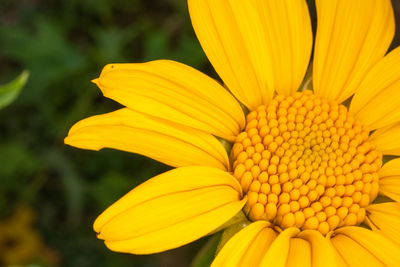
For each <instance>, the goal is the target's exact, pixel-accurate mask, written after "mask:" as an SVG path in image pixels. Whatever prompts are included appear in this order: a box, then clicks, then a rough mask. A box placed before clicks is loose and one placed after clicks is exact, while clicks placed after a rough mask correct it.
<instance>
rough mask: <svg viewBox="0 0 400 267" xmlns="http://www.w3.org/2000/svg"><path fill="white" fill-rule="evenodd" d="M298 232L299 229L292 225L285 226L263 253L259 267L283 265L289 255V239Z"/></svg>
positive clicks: (279, 266)
mask: <svg viewBox="0 0 400 267" xmlns="http://www.w3.org/2000/svg"><path fill="white" fill-rule="evenodd" d="M299 232H300V230H299V229H298V228H294V227H291V228H287V229H285V230H284V231H283V232H281V233H280V234H279V235H278V237H277V238H276V239H275V240H274V242H273V243H272V244H271V246H270V248H269V249H268V251H267V253H266V254H265V255H264V258H263V259H262V261H261V263H260V267H268V266H274V267H284V266H285V265H286V261H287V258H288V255H289V250H290V239H291V238H292V237H294V236H296V235H297V234H298V233H299Z"/></svg>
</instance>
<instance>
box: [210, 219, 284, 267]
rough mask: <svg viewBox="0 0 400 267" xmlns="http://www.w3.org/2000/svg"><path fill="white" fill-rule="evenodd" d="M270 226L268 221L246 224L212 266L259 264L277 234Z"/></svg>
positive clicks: (233, 266) (222, 250)
mask: <svg viewBox="0 0 400 267" xmlns="http://www.w3.org/2000/svg"><path fill="white" fill-rule="evenodd" d="M269 226H270V224H269V223H268V222H266V221H257V222H254V223H252V224H250V225H248V226H246V227H245V228H244V229H242V230H241V231H239V232H238V233H236V234H235V235H234V236H233V237H232V238H231V239H229V241H228V242H227V243H226V244H225V245H224V247H223V248H222V249H221V251H220V252H219V253H218V255H217V257H216V258H215V259H214V261H213V263H212V265H211V266H212V267H217V266H232V267H235V266H258V264H259V262H260V260H261V259H262V257H263V256H264V254H265V252H266V251H267V250H268V248H269V246H270V244H271V243H272V242H273V240H274V239H275V237H276V235H277V234H276V232H275V231H274V230H273V229H272V228H270V227H269Z"/></svg>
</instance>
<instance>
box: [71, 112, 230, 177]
mask: <svg viewBox="0 0 400 267" xmlns="http://www.w3.org/2000/svg"><path fill="white" fill-rule="evenodd" d="M65 143H66V144H68V145H71V146H75V147H79V148H84V149H91V150H100V149H102V148H115V149H119V150H123V151H128V152H133V153H138V154H142V155H145V156H147V157H150V158H153V159H155V160H158V161H161V162H163V163H165V164H168V165H171V166H174V167H180V166H188V165H203V166H212V167H216V168H220V169H223V170H228V169H229V159H228V155H227V153H226V151H225V149H224V147H223V146H222V144H221V143H220V142H219V141H218V140H217V139H216V138H215V137H214V136H212V135H210V134H207V133H205V132H202V131H199V130H196V129H193V128H190V127H186V126H183V125H180V124H176V123H173V122H170V121H166V120H161V119H158V118H155V117H151V116H148V115H145V114H142V113H140V112H136V111H133V110H130V109H128V108H124V109H120V110H118V111H115V112H111V113H107V114H103V115H98V116H93V117H90V118H87V119H84V120H82V121H80V122H78V123H76V124H75V125H74V126H73V127H72V128H71V130H70V131H69V133H68V136H67V137H66V138H65Z"/></svg>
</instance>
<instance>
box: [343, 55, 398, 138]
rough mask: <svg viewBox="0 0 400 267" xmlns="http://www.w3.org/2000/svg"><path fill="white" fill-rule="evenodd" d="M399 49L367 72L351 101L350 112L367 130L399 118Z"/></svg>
mask: <svg viewBox="0 0 400 267" xmlns="http://www.w3.org/2000/svg"><path fill="white" fill-rule="evenodd" d="M399 100H400V48H397V49H395V50H393V51H392V52H390V53H389V54H388V55H386V56H385V57H384V58H383V59H382V60H380V61H379V62H378V63H377V64H376V65H375V66H374V67H373V68H372V69H371V71H370V72H369V73H368V74H367V76H366V77H365V78H364V80H363V81H362V82H361V84H360V86H359V87H358V88H357V90H356V93H355V95H354V97H353V99H352V101H351V105H350V111H351V112H353V113H354V114H355V118H356V119H358V120H360V121H362V122H363V123H364V124H365V125H367V126H368V127H369V128H370V130H374V129H378V128H382V127H385V126H387V125H389V124H392V123H395V122H398V121H400V109H399V103H400V101H399Z"/></svg>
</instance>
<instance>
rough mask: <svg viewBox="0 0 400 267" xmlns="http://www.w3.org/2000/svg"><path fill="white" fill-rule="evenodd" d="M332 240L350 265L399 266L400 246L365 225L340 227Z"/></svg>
mask: <svg viewBox="0 0 400 267" xmlns="http://www.w3.org/2000/svg"><path fill="white" fill-rule="evenodd" d="M331 242H332V244H333V246H334V247H335V248H336V250H337V251H338V252H339V254H340V255H341V256H342V258H343V260H344V261H345V262H346V263H347V264H348V265H349V266H397V265H398V263H399V262H400V246H398V245H397V244H396V243H394V242H392V241H391V240H389V239H387V238H385V237H384V236H383V235H381V234H378V233H375V232H373V231H371V230H368V229H365V228H363V227H358V226H349V227H342V228H339V229H337V230H336V231H335V233H334V237H332V238H331Z"/></svg>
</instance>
